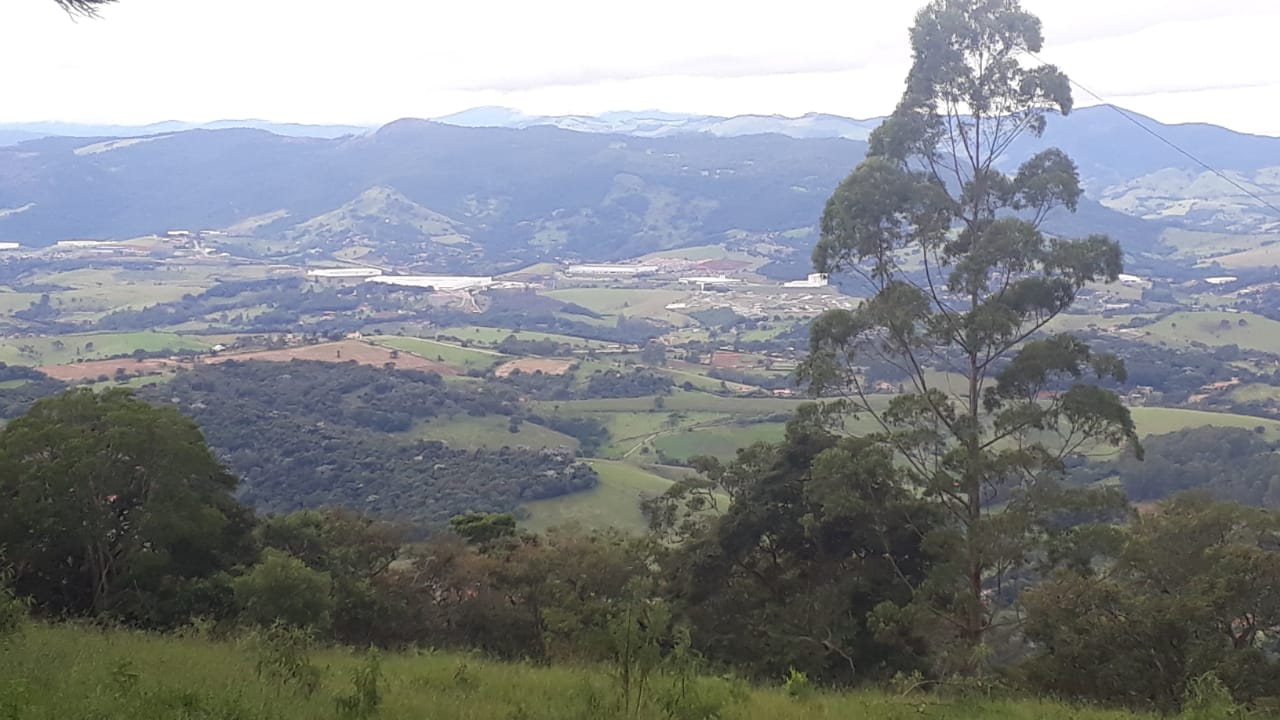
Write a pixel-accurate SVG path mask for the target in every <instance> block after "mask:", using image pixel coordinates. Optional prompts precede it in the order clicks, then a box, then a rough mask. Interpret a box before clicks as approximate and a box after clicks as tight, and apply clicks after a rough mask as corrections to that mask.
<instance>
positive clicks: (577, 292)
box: [546, 288, 689, 325]
mask: <svg viewBox="0 0 1280 720" xmlns="http://www.w3.org/2000/svg"><path fill="white" fill-rule="evenodd" d="M688 294H689V293H687V292H684V291H681V290H646V289H622V288H570V289H567V290H553V291H551V292H549V293H546V295H547V296H548V297H553V298H555V299H557V300H563V301H564V302H571V303H576V304H578V305H581V306H583V307H585V308H588V309H590V310H594V311H596V312H598V313H600V314H601V315H618V314H622V315H626V316H628V317H647V318H657V319H660V320H668V321H671V322H674V323H675V324H677V325H684V324H687V322H688V319H687V318H686V317H685V316H683V315H679V314H677V313H673V312H671V311H669V310H667V306H668V305H670V304H671V303H673V302H677V301H679V300H681V299H683V298H685V297H686V296H687V295H688ZM668 316H672V317H668ZM673 318H674V319H673Z"/></svg>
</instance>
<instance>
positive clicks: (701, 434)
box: [653, 423, 786, 460]
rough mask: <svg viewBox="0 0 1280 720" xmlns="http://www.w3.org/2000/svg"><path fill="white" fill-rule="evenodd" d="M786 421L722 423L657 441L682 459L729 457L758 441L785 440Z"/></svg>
mask: <svg viewBox="0 0 1280 720" xmlns="http://www.w3.org/2000/svg"><path fill="white" fill-rule="evenodd" d="M785 430H786V423H756V424H754V425H721V426H716V427H708V428H701V429H697V430H690V431H687V432H674V433H670V434H668V435H663V436H661V437H659V438H656V439H655V440H654V441H653V444H654V446H655V447H657V448H658V449H659V450H661V451H662V452H663V454H665V455H666V456H667V457H670V458H677V459H680V460H684V459H687V458H689V457H692V456H694V455H714V456H716V457H718V458H721V459H724V460H729V459H732V458H733V456H734V455H735V454H736V453H737V452H738V450H739V449H740V448H744V447H746V446H748V445H750V444H752V443H754V442H757V441H764V442H777V441H779V440H781V439H782V436H783V433H784V432H785Z"/></svg>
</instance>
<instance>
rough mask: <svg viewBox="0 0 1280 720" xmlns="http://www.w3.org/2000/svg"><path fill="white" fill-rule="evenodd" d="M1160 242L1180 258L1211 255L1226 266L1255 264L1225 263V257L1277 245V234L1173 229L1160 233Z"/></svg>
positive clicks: (1208, 257)
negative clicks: (1242, 233)
mask: <svg viewBox="0 0 1280 720" xmlns="http://www.w3.org/2000/svg"><path fill="white" fill-rule="evenodd" d="M1160 241H1161V242H1162V243H1163V244H1164V245H1165V246H1166V247H1168V248H1169V249H1170V250H1172V251H1173V254H1174V255H1175V256H1177V257H1183V258H1203V259H1205V260H1209V259H1210V258H1212V259H1215V260H1218V262H1220V263H1222V265H1223V266H1224V267H1254V266H1253V265H1248V266H1246V265H1228V264H1227V263H1226V262H1223V258H1224V257H1229V256H1234V255H1237V254H1241V253H1247V252H1249V251H1251V250H1256V249H1258V248H1265V247H1269V246H1274V245H1275V244H1276V237H1275V235H1231V234H1226V233H1215V232H1204V231H1200V230H1185V229H1182V228H1170V229H1168V230H1166V231H1164V234H1163V235H1161V236H1160Z"/></svg>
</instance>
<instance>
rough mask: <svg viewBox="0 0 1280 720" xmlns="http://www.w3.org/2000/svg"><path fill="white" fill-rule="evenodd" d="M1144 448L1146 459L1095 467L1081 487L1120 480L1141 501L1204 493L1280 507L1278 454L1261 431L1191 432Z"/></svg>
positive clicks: (1153, 440)
mask: <svg viewBox="0 0 1280 720" xmlns="http://www.w3.org/2000/svg"><path fill="white" fill-rule="evenodd" d="M1143 445H1144V446H1145V448H1146V453H1145V458H1144V459H1142V460H1138V459H1136V458H1133V457H1130V456H1122V457H1120V458H1119V459H1117V460H1112V461H1107V462H1098V463H1092V464H1090V465H1088V466H1086V467H1083V468H1080V469H1078V470H1077V471H1076V473H1075V476H1076V478H1077V480H1078V481H1081V482H1095V481H1100V480H1106V479H1108V478H1112V477H1115V478H1118V479H1119V481H1120V483H1121V484H1122V485H1123V487H1124V490H1125V493H1127V494H1128V496H1129V497H1130V498H1132V499H1133V500H1137V501H1148V500H1160V499H1164V498H1167V497H1169V496H1171V495H1173V494H1175V493H1179V492H1182V491H1184V490H1202V491H1204V492H1206V493H1208V494H1209V495H1211V496H1212V497H1214V498H1216V499H1218V500H1223V501H1230V502H1236V503H1241V504H1243V505H1252V506H1255V507H1271V508H1280V454H1278V453H1277V452H1276V451H1277V445H1276V443H1275V442H1274V441H1272V440H1270V439H1268V437H1267V435H1266V428H1265V427H1263V426H1258V428H1256V429H1254V430H1246V429H1243V428H1225V427H1214V426H1206V427H1197V428H1188V429H1186V430H1179V431H1178V432H1173V433H1168V434H1165V435H1154V436H1151V437H1148V438H1147V439H1146V440H1144V441H1143Z"/></svg>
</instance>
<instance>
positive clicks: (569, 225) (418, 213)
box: [0, 107, 1280, 269]
mask: <svg viewBox="0 0 1280 720" xmlns="http://www.w3.org/2000/svg"><path fill="white" fill-rule="evenodd" d="M1135 117H1137V116H1135ZM1139 120H1140V122H1141V123H1142V124H1143V125H1145V126H1146V127H1149V128H1152V129H1153V130H1154V131H1155V132H1156V133H1158V134H1159V135H1161V136H1163V137H1165V138H1167V139H1168V140H1170V141H1171V142H1173V143H1174V144H1175V145H1177V146H1178V147H1180V148H1182V149H1184V150H1186V151H1188V152H1189V153H1191V154H1192V155H1194V156H1196V157H1197V158H1199V159H1200V160H1202V161H1204V162H1205V163H1208V164H1209V165H1210V166H1212V167H1214V168H1215V169H1220V170H1222V171H1223V172H1225V173H1227V174H1228V175H1229V176H1231V177H1232V178H1233V179H1235V180H1236V181H1237V182H1239V183H1240V184H1242V185H1244V186H1245V187H1247V188H1250V189H1251V190H1252V191H1253V192H1254V193H1255V194H1258V195H1261V196H1263V197H1266V198H1267V199H1269V200H1271V201H1272V202H1275V203H1277V204H1280V138H1272V137H1263V136H1254V135H1245V134H1241V133H1236V132H1233V131H1230V130H1227V129H1224V128H1220V127H1215V126H1210V125H1180V126H1168V125H1161V124H1160V123H1157V122H1156V121H1154V120H1151V119H1149V118H1139ZM878 122H879V120H874V119H873V120H853V119H848V118H840V117H836V116H830V115H818V114H813V115H807V116H804V117H801V118H781V117H770V116H742V117H736V118H715V117H707V116H694V115H680V114H672V113H656V112H646V113H608V114H605V115H601V116H599V117H582V116H564V117H537V116H527V115H523V114H520V113H517V112H515V111H511V110H505V109H501V108H478V109H474V110H470V111H466V112H464V113H459V114H457V115H453V116H449V117H446V118H441V119H440V120H439V121H425V120H401V121H397V122H394V123H391V124H389V125H386V126H384V127H382V128H379V129H377V130H370V129H366V128H359V127H354V126H305V125H276V124H272V123H265V122H257V121H243V122H240V121H222V122H218V123H210V124H208V125H205V126H192V125H191V124H187V123H161V124H158V125H151V126H146V127H138V128H121V127H105V128H95V127H85V126H68V125H60V124H39V125H34V126H33V125H25V126H12V125H11V126H0V142H4V141H8V142H14V141H15V140H18V141H21V142H19V143H18V144H16V145H12V146H9V147H3V148H0V240H4V241H16V242H20V243H23V244H24V245H46V244H50V243H53V242H55V241H57V240H62V239H68V238H102V239H125V238H129V237H136V236H139V235H145V234H150V233H158V232H163V231H165V230H168V229H174V228H207V229H223V230H232V231H234V232H235V233H237V234H241V235H245V236H250V237H254V238H259V239H263V240H267V241H270V242H269V243H268V245H269V246H270V247H268V248H266V249H262V250H261V252H264V253H270V254H274V255H289V254H300V253H312V254H315V253H317V252H323V253H326V254H328V253H331V252H335V251H337V250H340V249H341V248H342V247H344V246H349V245H351V244H353V243H355V244H364V245H367V246H369V247H373V248H377V249H378V250H379V252H380V253H382V255H383V259H385V260H387V261H388V262H394V263H396V264H400V265H409V266H420V267H423V268H427V267H434V268H438V269H463V268H472V269H500V268H503V267H508V266H512V265H515V264H519V263H527V262H535V261H537V260H540V259H549V258H581V259H613V258H621V257H629V256H634V255H638V254H642V253H645V252H651V251H655V250H662V249H667V248H672V247H677V246H683V245H697V244H707V243H709V242H710V243H714V242H723V241H725V240H726V239H729V238H737V239H738V240H739V241H746V242H757V243H766V244H769V243H772V244H776V245H779V246H781V247H783V249H784V250H785V247H786V246H788V245H790V246H793V247H794V248H795V249H797V250H805V249H806V248H807V246H808V245H809V244H810V243H811V242H812V232H813V226H814V224H815V223H816V220H817V218H818V216H819V214H820V213H821V208H822V205H823V203H824V202H825V201H826V198H827V196H828V195H829V193H830V192H831V190H832V189H833V188H834V187H835V185H836V184H837V183H838V182H839V181H840V180H841V179H842V178H843V177H844V176H845V175H846V174H847V173H848V172H849V171H850V170H851V169H852V168H853V167H854V165H855V164H856V163H857V162H858V160H859V159H860V158H861V157H862V155H863V154H864V153H865V150H866V145H865V142H864V139H865V138H866V136H867V135H868V133H869V132H870V131H871V130H872V129H873V128H874V127H875V126H876V125H877V124H878ZM246 126H247V127H246ZM33 135H46V136H50V137H44V138H40V139H30V138H31V136H33ZM24 138H27V139H25V141H22V140H23V139H24ZM1022 145H1023V146H1022V147H1020V148H1018V149H1017V151H1016V152H1015V153H1013V155H1014V156H1015V157H1025V156H1027V155H1029V154H1030V153H1032V152H1034V151H1035V150H1036V149H1038V148H1040V147H1043V146H1047V145H1054V146H1058V147H1061V148H1062V149H1064V150H1066V151H1067V153H1068V154H1070V155H1071V156H1072V157H1073V158H1074V159H1075V160H1076V162H1077V163H1078V164H1079V166H1080V169H1081V175H1082V177H1083V178H1084V180H1085V182H1086V187H1087V201H1086V202H1085V203H1084V204H1083V205H1082V208H1081V212H1080V213H1079V215H1077V216H1076V217H1071V218H1068V217H1059V218H1055V219H1054V223H1053V224H1054V229H1057V230H1058V231H1060V232H1063V233H1072V234H1075V233H1083V232H1099V231H1102V232H1109V233H1111V234H1113V235H1115V236H1116V237H1118V238H1120V239H1121V240H1122V242H1123V243H1124V244H1125V247H1126V249H1127V250H1129V251H1130V252H1131V253H1146V252H1151V251H1153V250H1155V249H1156V247H1157V245H1158V242H1159V237H1160V235H1161V234H1162V233H1163V232H1164V230H1165V229H1166V228H1168V227H1185V228H1192V229H1201V230H1212V231H1215V232H1227V233H1261V232H1270V231H1274V230H1276V229H1278V228H1280V218H1277V217H1276V215H1275V213H1274V211H1272V210H1270V209H1269V208H1266V207H1265V206H1261V205H1260V204H1259V203H1258V202H1257V201H1255V200H1254V199H1252V198H1250V197H1248V196H1247V195H1246V194H1244V193H1242V192H1241V191H1240V190H1238V189H1237V188H1235V187H1233V186H1232V185H1231V184H1230V183H1228V182H1226V181H1224V180H1223V179H1222V178H1220V177H1218V176H1216V175H1214V174H1213V173H1210V172H1209V171H1207V170H1205V169H1204V168H1203V167H1201V166H1199V165H1198V164H1197V163H1196V162H1194V161H1193V160H1191V159H1190V158H1188V157H1186V156H1185V155H1183V154H1181V153H1179V152H1178V151H1177V150H1175V149H1174V148H1172V147H1170V146H1169V145H1167V144H1165V143H1163V142H1161V141H1160V140H1159V139H1158V138H1156V137H1154V136H1153V135H1152V134H1150V133H1148V132H1147V131H1145V130H1144V129H1143V128H1142V127H1139V126H1138V125H1136V124H1135V123H1134V122H1132V121H1130V120H1129V119H1127V118H1126V117H1125V116H1123V115H1121V114H1120V113H1118V112H1116V111H1115V110H1113V109H1111V108H1106V107H1094V108H1086V109H1083V110H1080V111H1077V112H1075V113H1073V114H1072V115H1071V116H1070V117H1067V118H1054V119H1052V120H1051V121H1050V124H1049V130H1048V132H1047V133H1046V135H1045V137H1044V138H1043V140H1041V141H1035V140H1030V139H1028V140H1026V141H1024V142H1023V143H1022ZM802 254H804V255H807V250H806V251H805V252H803V253H802Z"/></svg>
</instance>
